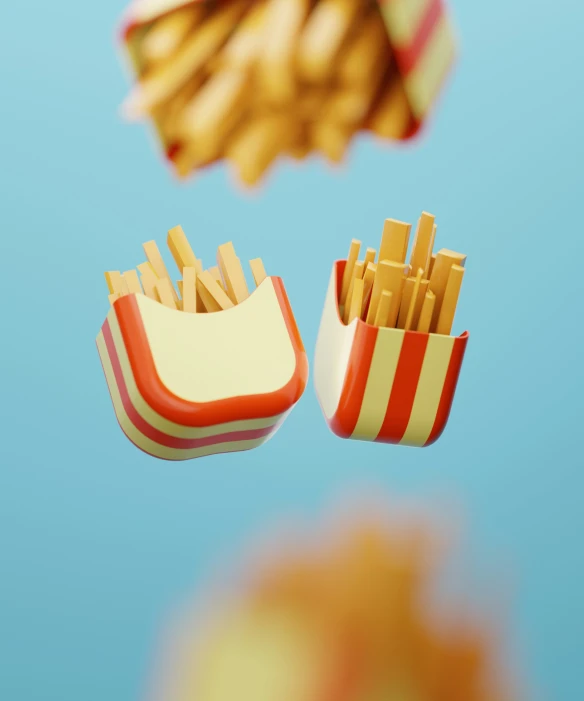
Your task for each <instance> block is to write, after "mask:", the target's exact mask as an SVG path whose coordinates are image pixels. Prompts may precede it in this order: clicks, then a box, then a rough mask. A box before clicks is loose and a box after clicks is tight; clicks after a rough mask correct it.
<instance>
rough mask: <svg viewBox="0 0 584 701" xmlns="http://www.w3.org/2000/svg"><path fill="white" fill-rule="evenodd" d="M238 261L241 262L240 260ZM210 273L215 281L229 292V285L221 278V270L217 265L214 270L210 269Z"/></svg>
mask: <svg viewBox="0 0 584 701" xmlns="http://www.w3.org/2000/svg"><path fill="white" fill-rule="evenodd" d="M237 260H239V258H238V259H237ZM209 272H210V273H211V275H212V276H213V279H214V280H217V282H218V283H219V285H220V286H221V287H222V288H223V290H224V291H225V292H227V285H226V284H225V281H224V280H223V278H222V276H221V271H220V270H219V268H218V267H217V266H216V265H214V266H213V267H212V268H209Z"/></svg>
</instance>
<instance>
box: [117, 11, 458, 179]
mask: <svg viewBox="0 0 584 701" xmlns="http://www.w3.org/2000/svg"><path fill="white" fill-rule="evenodd" d="M124 41H125V44H126V46H127V49H128V52H129V54H130V57H131V61H132V64H133V67H134V70H135V73H136V76H137V83H136V85H135V86H134V88H133V89H132V91H131V92H130V94H129V96H128V98H127V99H126V101H125V103H124V106H123V110H124V113H125V115H126V117H127V118H129V119H140V118H147V117H148V118H150V119H152V120H153V121H154V124H155V125H156V129H157V131H158V134H159V137H160V139H161V141H162V144H163V147H164V149H165V152H166V154H167V157H168V158H169V159H170V160H171V162H172V163H173V165H174V169H175V171H176V173H177V174H178V175H179V176H180V177H186V176H188V175H189V174H192V173H194V172H195V171H197V170H199V169H201V168H203V167H204V166H207V165H209V164H211V163H214V162H216V161H218V160H221V159H228V160H229V161H230V163H231V165H232V167H233V169H234V170H235V173H236V175H237V177H238V179H239V180H240V181H241V182H242V183H243V184H245V185H248V186H252V185H254V184H256V183H258V182H259V181H260V180H261V178H262V176H263V175H264V174H265V173H266V172H267V170H268V169H269V168H270V166H271V165H272V164H273V163H274V162H275V161H276V159H277V158H279V157H280V156H290V157H293V158H295V159H303V158H305V157H306V156H307V155H309V154H310V153H313V152H317V153H320V154H322V155H324V156H325V158H326V159H328V160H329V161H330V162H332V163H338V162H340V161H342V160H343V158H344V156H345V153H346V151H347V148H348V146H349V144H350V142H351V140H352V139H353V137H354V136H355V135H356V134H357V133H359V132H360V131H362V130H369V131H372V132H373V133H374V134H376V135H377V136H379V137H381V138H383V139H404V138H407V137H408V136H410V135H412V134H413V133H414V132H415V131H416V130H417V128H418V126H419V125H420V124H421V122H422V121H423V120H424V119H425V117H426V115H427V113H428V112H429V110H430V108H431V106H432V103H433V102H434V101H435V98H436V96H437V93H438V92H439V88H440V86H441V84H442V82H443V79H444V77H445V75H446V74H447V73H448V70H449V67H450V65H451V63H452V60H453V53H454V42H453V38H452V32H451V29H450V25H449V22H448V20H447V17H446V14H445V12H444V8H443V7H442V2H441V0H423V1H422V2H420V1H419V0H391V1H389V0H387V1H385V2H383V3H382V4H378V3H377V2H375V1H374V0H258V1H255V0H228V1H226V2H223V3H214V2H213V3H212V2H205V1H203V2H184V0H138V2H135V3H134V4H133V5H132V6H131V8H130V11H129V15H128V17H127V19H126V22H125V27H124Z"/></svg>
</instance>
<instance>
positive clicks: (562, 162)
mask: <svg viewBox="0 0 584 701" xmlns="http://www.w3.org/2000/svg"><path fill="white" fill-rule="evenodd" d="M451 5H452V9H453V11H454V14H455V17H456V22H457V25H458V29H459V32H460V36H461V40H462V56H461V61H460V63H459V66H458V69H457V72H456V74H455V76H454V78H453V80H451V82H450V83H449V86H448V88H447V90H446V91H445V93H444V95H443V98H442V100H441V103H440V105H439V109H438V110H437V111H436V116H435V119H434V120H433V123H432V124H431V128H430V129H429V130H428V132H427V134H426V137H425V138H424V139H423V140H422V141H421V142H420V143H418V144H416V145H415V146H414V147H411V148H405V149H404V148H401V149H396V148H392V147H391V146H390V147H387V146H380V145H379V144H375V143H373V142H371V141H369V140H368V139H360V140H358V142H357V144H356V145H355V147H354V148H353V151H352V154H351V158H350V163H349V165H348V167H347V168H345V170H343V171H342V172H340V173H332V172H331V171H330V170H329V169H328V168H327V167H326V166H325V165H324V164H321V163H320V162H318V161H314V162H310V163H309V164H306V165H304V166H303V167H297V166H294V165H284V166H282V167H281V168H279V169H278V171H277V173H276V175H275V177H274V178H272V179H271V180H270V182H269V183H268V186H267V187H266V188H265V189H264V190H263V191H262V192H261V193H260V194H259V195H255V196H251V197H250V196H245V195H243V194H241V193H240V192H238V191H235V190H234V189H233V188H232V187H231V185H230V183H229V180H228V175H227V173H226V171H225V169H223V168H220V169H218V170H216V171H213V172H212V173H209V174H208V175H205V176H204V177H201V178H200V180H197V181H195V182H193V183H191V184H189V185H187V186H177V185H176V184H175V183H174V182H173V180H172V179H171V178H170V177H169V176H168V174H167V172H166V170H165V168H164V167H162V166H161V164H160V161H159V158H158V155H157V152H156V149H155V148H154V146H153V139H152V138H151V136H150V134H149V133H148V132H147V130H146V129H145V128H143V127H141V126H131V125H130V126H128V125H125V124H123V123H122V122H121V121H120V119H119V118H118V112H117V108H118V105H119V103H120V101H121V99H122V97H123V96H124V94H125V91H126V88H127V86H128V75H127V73H126V72H125V71H124V68H123V62H122V60H121V58H120V56H119V55H118V53H116V51H115V50H114V45H115V44H114V27H115V26H116V23H117V21H118V19H119V16H120V14H121V10H122V4H121V2H114V1H113V0H102V2H95V3H90V4H87V3H82V2H77V1H76V2H73V0H64V1H62V2H59V3H32V4H31V3H25V2H22V3H20V2H18V3H17V2H13V3H10V5H8V6H7V7H5V8H4V9H3V21H2V25H3V27H2V41H0V58H1V60H0V78H1V83H2V86H3V87H2V109H1V112H0V120H1V126H2V128H1V130H0V153H1V158H2V161H1V163H2V165H1V169H0V181H1V192H2V205H1V207H0V221H1V223H2V242H3V245H2V263H1V267H0V270H1V274H0V287H1V290H2V297H1V298H2V321H3V323H2V332H0V338H1V345H0V357H1V360H2V377H1V396H2V402H1V403H0V412H1V422H0V425H1V429H0V431H1V433H2V435H1V443H0V445H1V447H0V462H1V467H0V557H1V559H0V562H1V568H2V569H1V572H0V698H2V699H15V700H16V699H18V700H22V701H47V700H49V699H51V700H52V699H55V701H77V699H81V698H83V699H84V701H94V700H95V701H103V699H109V700H110V701H114V700H115V701H117V700H119V701H122V700H126V699H139V698H142V697H143V694H144V691H145V690H146V689H147V680H148V675H149V673H150V668H151V662H152V659H153V656H154V654H155V649H156V645H157V642H158V639H159V631H160V628H161V626H162V625H163V622H164V621H165V617H166V615H167V613H168V612H169V611H170V610H171V609H172V608H173V606H174V605H175V604H176V602H178V601H181V600H185V598H186V597H187V596H188V595H189V594H190V592H191V591H193V589H194V588H195V586H196V583H197V581H198V580H199V577H201V576H203V575H204V574H205V573H206V572H207V571H208V568H209V567H212V566H214V565H215V564H216V563H217V562H220V561H221V560H222V558H223V557H225V556H227V555H229V554H230V553H237V552H238V550H239V546H240V545H241V544H243V543H245V542H247V541H248V540H249V538H250V537H252V536H253V534H257V533H261V532H262V531H263V530H264V529H265V528H267V527H269V526H270V525H271V524H272V523H275V522H277V521H278V519H280V518H281V517H282V516H283V515H287V514H296V515H297V516H298V515H300V516H302V515H303V514H305V515H307V516H308V515H312V514H314V513H317V512H318V510H320V509H321V508H322V507H323V506H324V505H326V504H328V503H329V502H330V500H331V498H332V497H333V496H334V495H335V494H338V493H339V491H341V492H343V491H347V490H349V489H351V488H352V487H353V486H358V487H361V486H362V485H364V484H369V485H373V486H377V487H382V488H384V489H385V490H387V491H388V492H389V493H394V494H395V493H397V494H410V495H419V494H426V495H427V494H436V493H438V494H442V495H446V496H447V497H448V498H455V499H458V500H459V501H460V502H461V503H462V505H463V508H464V509H465V511H466V515H467V519H468V525H469V527H470V536H469V537H470V540H471V542H472V544H473V547H474V549H475V550H474V552H475V554H476V555H477V560H480V561H481V562H482V563H485V562H488V563H489V567H486V568H485V572H486V574H485V573H483V575H484V577H485V579H484V581H483V583H482V586H483V587H486V588H488V587H489V586H490V580H488V579H486V577H488V576H489V575H488V573H489V572H491V573H494V574H495V576H494V579H493V581H494V582H497V586H499V580H498V579H497V577H498V576H499V574H503V575H504V578H505V579H506V580H507V584H508V585H509V587H510V591H511V593H512V595H513V603H512V609H511V611H512V612H511V614H510V624H511V627H512V628H513V629H514V630H515V638H516V643H517V647H518V649H519V650H520V651H521V657H522V661H523V662H524V664H525V665H526V669H527V671H528V673H529V676H530V678H531V680H532V681H533V682H534V683H535V685H536V686H537V687H538V690H539V691H540V692H541V694H542V697H543V698H550V699H552V698H553V699H559V700H563V699H565V700H566V701H569V700H571V699H576V698H579V697H580V696H581V689H582V673H581V662H582V633H583V626H584V606H583V605H582V600H581V599H582V586H583V584H584V582H583V575H584V556H583V554H582V553H583V551H582V548H581V545H580V538H581V534H582V532H583V530H584V509H582V491H583V489H584V470H583V468H584V461H583V460H582V457H581V453H580V450H579V448H578V446H579V445H580V440H581V437H580V435H579V433H580V430H581V429H580V423H581V419H582V410H583V407H582V402H583V400H582V394H583V392H582V390H583V371H582V341H583V336H582V326H583V320H582V304H581V295H582V293H583V292H584V290H583V288H582V284H581V280H582V278H581V275H582V261H583V258H584V243H583V241H584V235H583V233H584V232H583V228H582V227H583V223H582V207H581V197H582V187H583V183H584V180H583V172H582V163H583V162H584V146H583V140H582V123H583V120H584V100H583V98H582V91H581V87H582V79H581V70H582V64H583V60H584V43H582V41H581V26H582V22H583V21H584V9H582V5H581V4H580V3H576V2H567V1H561V2H560V1H557V2H555V3H529V2H527V1H521V2H520V1H519V0H513V1H511V0H491V1H490V2H464V1H463V0H457V1H454V0H453V2H452V3H451ZM422 209H426V210H428V211H431V212H433V213H435V214H436V215H437V220H438V223H439V229H438V231H439V234H438V236H439V241H438V244H439V245H440V246H446V247H449V248H454V249H462V250H463V251H465V252H466V253H468V275H467V278H466V279H465V283H464V290H463V295H462V299H461V303H460V307H459V311H458V317H457V322H456V325H457V328H455V331H462V330H464V328H468V329H469V330H470V331H471V342H470V344H469V348H468V352H467V357H466V359H465V364H464V367H463V374H462V377H461V382H460V384H459V388H458V392H457V397H456V401H455V404H454V408H453V412H452V415H451V420H450V424H449V427H448V429H447V431H446V433H445V434H444V436H443V438H442V439H441V440H440V442H439V443H438V444H437V445H436V446H434V447H432V448H430V449H428V450H415V449H407V448H394V447H387V446H378V445H367V444H360V443H352V442H350V441H341V440H338V439H336V438H335V437H334V436H333V435H332V434H330V433H328V432H327V430H326V427H325V424H324V422H323V419H322V417H321V414H320V410H319V408H318V405H317V402H316V399H315V396H314V391H313V388H312V385H309V387H308V390H307V392H306V394H305V396H304V398H303V399H302V402H301V403H300V404H299V406H298V407H297V408H296V410H295V411H294V412H293V413H292V415H291V417H290V418H289V420H288V421H287V422H286V424H285V425H284V427H283V428H282V429H281V431H280V433H279V434H278V436H277V437H276V439H274V440H273V441H271V442H270V443H268V444H267V445H266V446H265V447H263V448H261V449H260V450H257V451H252V452H250V453H248V454H240V455H237V456H220V457H217V458H212V459H209V460H208V461H206V460H202V461H200V462H187V463H183V464H171V463H166V462H159V461H156V460H154V459H151V458H149V457H148V456H145V455H143V454H141V453H140V452H139V451H137V450H136V449H135V448H134V447H133V446H132V445H131V444H130V443H129V442H128V441H127V440H126V439H125V438H124V436H123V434H122V433H121V431H120V430H119V428H118V426H117V424H116V422H115V419H114V416H113V412H112V407H111V404H110V400H109V396H108V393H107V390H106V387H105V383H104V379H103V376H102V372H101V369H100V366H99V361H98V357H97V352H96V349H95V345H94V338H95V335H96V333H97V331H98V329H99V326H100V324H101V322H102V320H103V317H104V315H105V313H106V310H107V306H108V305H107V298H106V288H105V283H104V280H103V271H104V270H107V269H111V268H112V267H113V268H118V269H121V270H124V269H127V268H129V267H132V266H134V265H135V264H136V263H137V262H139V260H140V256H141V252H140V251H141V243H142V242H143V241H145V240H149V239H152V238H156V239H157V240H158V241H160V242H163V240H164V238H165V234H166V231H167V229H168V228H170V227H171V226H173V225H175V224H177V223H180V224H182V225H183V227H184V228H185V230H186V232H187V234H188V235H189V236H190V238H191V240H192V242H193V244H194V247H195V250H196V251H197V253H198V254H199V255H201V256H202V257H203V259H204V260H205V261H209V260H211V259H212V257H213V255H214V250H215V247H216V245H218V244H219V243H221V242H223V241H225V240H230V239H233V240H234V242H235V245H236V247H237V250H238V252H239V255H240V256H241V257H242V258H244V259H248V258H252V257H255V256H258V255H261V256H262V257H263V259H264V261H265V263H266V266H267V268H268V272H269V273H273V274H279V275H281V276H282V277H283V278H284V280H285V282H286V286H287V290H288V293H289V296H290V299H291V302H292V305H293V308H294V310H295V313H296V317H297V320H298V323H299V326H300V328H301V331H302V334H303V337H304V342H305V345H306V347H307V349H308V350H309V353H312V349H313V347H314V342H315V338H316V332H317V328H318V323H319V317H320V312H321V304H322V300H323V295H324V292H325V288H326V284H327V280H328V276H329V270H330V265H331V262H332V260H333V259H335V258H339V257H342V256H343V255H344V254H345V252H346V250H347V245H348V242H349V240H350V239H351V238H352V237H357V238H360V239H362V240H363V241H365V242H367V243H368V245H373V246H375V245H376V244H377V242H378V239H379V235H380V233H381V227H382V222H383V219H384V218H385V217H388V216H390V217H396V218H401V219H405V220H406V221H415V220H416V219H417V217H418V216H419V214H420V212H421V211H422ZM491 564H492V565H493V568H494V569H492V568H491V569H490V566H491ZM497 573H498V574H497Z"/></svg>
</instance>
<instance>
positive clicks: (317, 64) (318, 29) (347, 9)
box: [298, 0, 364, 83]
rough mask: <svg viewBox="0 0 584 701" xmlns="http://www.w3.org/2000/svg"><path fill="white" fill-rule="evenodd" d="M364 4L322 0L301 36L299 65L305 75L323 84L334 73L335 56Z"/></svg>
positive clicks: (352, 0) (306, 77)
mask: <svg viewBox="0 0 584 701" xmlns="http://www.w3.org/2000/svg"><path fill="white" fill-rule="evenodd" d="M363 9H364V3H361V2H357V1H356V0H320V2H318V3H317V5H316V6H315V8H314V10H313V11H312V13H311V14H310V17H309V18H308V21H307V23H306V26H305V27H304V30H303V32H302V34H301V36H300V40H299V46H298V66H299V69H300V73H301V75H302V77H303V78H304V79H305V80H306V81H308V82H312V83H322V82H325V81H326V80H327V79H329V78H330V77H331V76H332V74H333V73H334V69H335V58H336V57H337V55H338V53H339V51H340V49H341V47H342V45H343V42H344V41H345V40H346V38H347V37H348V35H349V33H350V31H351V29H352V28H353V27H354V26H355V25H356V24H357V17H358V16H359V15H360V14H361V13H362V12H363Z"/></svg>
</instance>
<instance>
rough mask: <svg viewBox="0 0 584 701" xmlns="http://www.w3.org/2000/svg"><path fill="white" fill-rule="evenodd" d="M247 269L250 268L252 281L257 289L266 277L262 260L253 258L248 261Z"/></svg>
mask: <svg viewBox="0 0 584 701" xmlns="http://www.w3.org/2000/svg"><path fill="white" fill-rule="evenodd" d="M249 267H250V268H251V274H252V275H253V281H254V282H255V285H256V287H259V286H260V285H261V283H262V282H263V281H264V280H265V279H266V277H267V275H266V270H265V268H264V264H263V261H262V259H261V258H254V259H253V260H250V261H249Z"/></svg>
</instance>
